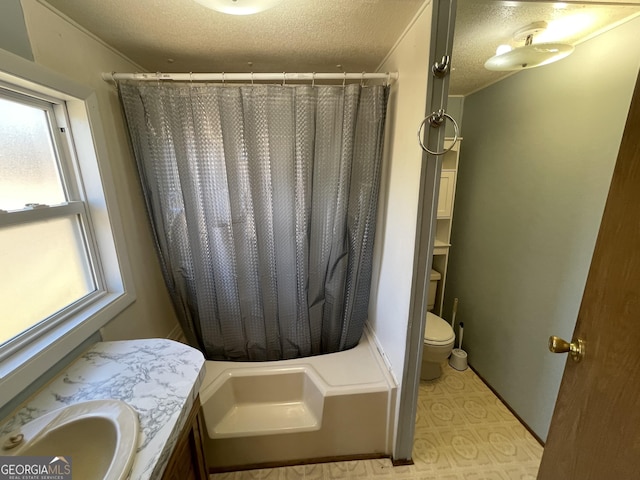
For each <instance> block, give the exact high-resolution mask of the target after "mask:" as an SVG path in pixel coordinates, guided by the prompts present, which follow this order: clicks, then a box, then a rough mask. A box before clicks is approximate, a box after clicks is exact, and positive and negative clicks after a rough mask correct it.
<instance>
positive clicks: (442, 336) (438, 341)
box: [424, 312, 455, 345]
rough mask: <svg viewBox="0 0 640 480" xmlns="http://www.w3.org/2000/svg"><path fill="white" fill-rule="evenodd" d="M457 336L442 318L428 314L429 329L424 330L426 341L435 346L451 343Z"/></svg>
mask: <svg viewBox="0 0 640 480" xmlns="http://www.w3.org/2000/svg"><path fill="white" fill-rule="evenodd" d="M454 338H455V336H454V334H453V329H452V328H451V325H449V324H448V323H447V322H445V321H444V320H443V319H442V318H440V317H439V316H437V315H434V314H433V313H431V312H427V327H426V328H425V329H424V341H425V342H427V343H431V344H433V345H442V344H447V343H451V342H452V341H453V340H454Z"/></svg>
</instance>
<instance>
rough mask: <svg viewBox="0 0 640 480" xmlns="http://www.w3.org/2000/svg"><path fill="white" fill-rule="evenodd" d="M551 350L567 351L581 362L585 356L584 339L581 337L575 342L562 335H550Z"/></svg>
mask: <svg viewBox="0 0 640 480" xmlns="http://www.w3.org/2000/svg"><path fill="white" fill-rule="evenodd" d="M549 351H550V352H552V353H567V352H569V355H571V358H573V360H574V361H576V362H579V361H580V360H581V359H582V357H583V356H584V341H583V340H581V339H578V340H576V341H575V342H571V343H569V342H567V341H566V340H563V339H562V338H560V337H556V336H555V335H554V336H551V337H549Z"/></svg>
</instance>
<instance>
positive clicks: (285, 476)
mask: <svg viewBox="0 0 640 480" xmlns="http://www.w3.org/2000/svg"><path fill="white" fill-rule="evenodd" d="M541 456H542V447H541V446H540V445H539V444H538V442H537V441H536V440H535V439H534V438H533V437H532V436H531V434H529V432H528V431H527V430H526V429H525V428H524V427H523V426H522V424H520V422H518V420H517V419H516V418H515V417H514V416H513V415H512V414H511V412H509V410H508V409H507V408H506V407H505V406H504V405H503V404H502V403H501V402H500V400H498V399H497V398H496V397H495V395H494V394H493V393H492V392H491V390H489V389H488V388H487V386H486V385H485V384H484V383H482V381H481V380H480V379H479V378H478V376H477V375H476V374H475V373H473V372H472V371H471V370H470V369H467V370H465V371H464V372H458V371H456V370H454V369H452V368H451V367H449V365H443V375H442V377H440V378H439V379H438V380H434V381H431V382H422V383H421V385H420V395H419V398H418V414H417V418H416V436H415V442H414V447H413V461H414V465H410V466H402V467H394V466H392V465H391V461H390V460H388V459H379V460H358V461H351V462H334V463H323V464H314V465H300V466H294V467H282V468H269V469H262V470H247V471H243V472H231V473H221V474H215V475H211V477H210V480H297V479H303V480H330V479H370V478H376V479H377V478H380V479H406V480H418V479H421V480H535V478H536V474H537V472H538V466H539V464H540V458H541Z"/></svg>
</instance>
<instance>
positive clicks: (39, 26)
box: [22, 0, 177, 340]
mask: <svg viewBox="0 0 640 480" xmlns="http://www.w3.org/2000/svg"><path fill="white" fill-rule="evenodd" d="M22 8H23V11H24V17H25V22H26V25H27V31H28V34H29V40H30V42H31V47H32V50H33V56H34V58H35V62H36V63H38V64H40V65H43V66H46V67H48V68H50V69H52V70H55V71H57V72H59V73H61V74H63V75H65V76H67V77H68V78H70V79H72V80H74V81H76V82H78V83H80V84H82V85H86V86H88V87H90V88H92V89H93V90H94V91H95V92H96V96H97V98H98V103H99V108H100V113H101V117H102V124H103V127H104V135H105V137H106V139H107V148H108V154H109V158H108V161H109V163H110V167H111V170H112V174H113V179H114V182H115V189H116V193H117V197H118V198H117V199H115V200H116V201H117V207H118V208H119V209H120V215H121V218H122V224H123V229H124V234H125V238H126V248H127V249H128V253H129V260H130V264H131V270H132V271H133V279H134V285H135V289H136V296H137V299H136V301H135V303H133V304H132V305H131V306H130V307H129V308H127V309H126V310H125V311H124V312H122V313H121V314H120V315H118V316H117V317H116V318H115V319H114V320H113V321H111V322H110V323H109V324H107V325H106V326H105V327H104V328H103V330H102V335H103V338H104V339H105V340H120V339H130V338H144V337H166V336H168V335H169V334H170V333H171V332H172V331H174V328H175V327H176V325H177V323H176V318H175V314H174V312H173V307H172V305H171V302H170V299H169V296H168V293H167V289H166V287H165V285H164V282H163V279H162V275H161V272H160V267H159V262H158V260H157V257H156V253H155V247H154V244H153V239H152V235H151V230H150V227H149V223H148V220H147V215H146V211H145V206H144V200H143V197H142V193H141V189H140V185H139V182H138V179H137V173H136V168H135V161H134V159H133V157H132V154H131V152H130V148H129V144H128V139H127V135H126V130H125V125H124V121H123V116H122V113H121V109H120V104H119V101H118V96H117V92H116V89H115V87H114V86H112V85H110V84H107V83H105V82H104V81H103V80H102V79H101V77H100V74H101V73H102V72H112V71H119V72H131V71H141V70H142V69H141V68H140V67H138V66H137V65H135V64H134V63H132V62H131V61H128V60H127V59H126V58H124V57H123V56H122V55H120V54H118V53H117V52H114V51H113V50H112V49H110V48H108V47H106V46H105V45H104V44H102V43H101V42H99V41H97V40H96V39H95V38H93V37H92V36H90V35H88V34H87V33H85V32H83V31H82V30H81V29H79V28H77V27H76V26H74V25H73V24H72V23H70V22H68V21H67V20H65V19H63V18H61V17H60V16H58V15H56V14H55V13H53V12H52V11H51V10H49V9H48V8H46V7H44V6H43V5H41V4H40V3H38V2H36V1H35V0H22ZM103 160H104V159H103ZM110 200H114V199H110ZM113 207H114V205H113V202H110V208H113Z"/></svg>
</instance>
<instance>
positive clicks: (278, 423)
mask: <svg viewBox="0 0 640 480" xmlns="http://www.w3.org/2000/svg"><path fill="white" fill-rule="evenodd" d="M319 429H320V422H319V421H318V419H317V418H316V416H315V415H314V414H313V412H312V411H311V410H310V409H309V408H307V404H306V403H304V402H287V403H241V404H238V405H235V406H234V407H233V408H231V409H230V410H229V411H228V412H227V414H226V415H225V416H224V417H223V418H222V419H221V420H220V422H219V423H218V424H217V425H216V427H215V431H214V432H213V435H211V436H212V438H213V437H214V436H215V437H216V438H224V437H227V438H228V437H245V436H254V435H270V434H274V433H291V432H308V431H313V430H319Z"/></svg>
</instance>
